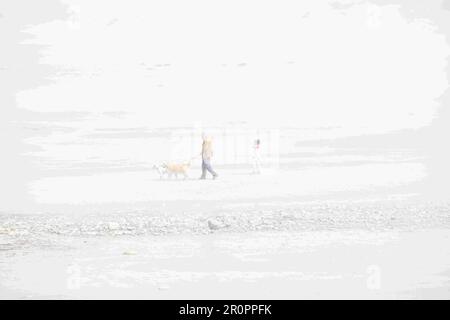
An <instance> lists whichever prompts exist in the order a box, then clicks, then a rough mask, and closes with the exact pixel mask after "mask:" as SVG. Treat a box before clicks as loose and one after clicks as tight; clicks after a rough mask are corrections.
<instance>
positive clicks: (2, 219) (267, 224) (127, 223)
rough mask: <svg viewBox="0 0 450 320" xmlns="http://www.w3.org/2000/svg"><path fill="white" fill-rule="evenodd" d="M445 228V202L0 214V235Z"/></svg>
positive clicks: (448, 219) (448, 220)
mask: <svg viewBox="0 0 450 320" xmlns="http://www.w3.org/2000/svg"><path fill="white" fill-rule="evenodd" d="M448 227H450V205H449V204H447V203H434V204H433V203H431V204H430V203H421V204H417V203H415V204H395V203H383V202H375V203H350V202H349V203H345V204H344V203H339V204H326V203H325V204H317V205H297V206H291V207H289V206H288V207H286V208H284V209H271V208H258V209H255V208H245V209H242V208H241V209H239V208H233V210H229V209H228V210H215V211H214V212H212V213H211V214H209V215H206V214H196V213H193V212H186V213H183V214H174V215H171V214H168V213H164V212H156V213H155V212H152V213H151V214H149V212H148V211H145V210H142V211H139V212H123V213H111V214H91V215H83V216H82V217H77V216H74V215H55V214H51V215H50V214H49V215H45V214H41V215H8V214H1V215H0V236H12V237H24V238H27V237H29V236H39V235H64V236H103V235H107V236H120V235H153V236H160V235H170V234H209V233H212V232H248V231H277V230H279V231H295V230H298V231H302V230H303V231H314V230H334V229H365V230H373V231H378V230H379V231H382V230H387V229H406V230H407V229H422V228H448Z"/></svg>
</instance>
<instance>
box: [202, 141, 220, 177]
mask: <svg viewBox="0 0 450 320" xmlns="http://www.w3.org/2000/svg"><path fill="white" fill-rule="evenodd" d="M202 139H203V143H202V175H201V177H200V179H201V180H204V179H206V173H207V172H209V173H211V174H212V176H213V179H216V178H217V177H218V174H217V172H215V171H214V169H213V168H212V166H211V158H212V156H213V151H212V140H211V139H210V138H209V137H207V136H206V134H203V135H202Z"/></svg>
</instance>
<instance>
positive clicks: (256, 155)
mask: <svg viewBox="0 0 450 320" xmlns="http://www.w3.org/2000/svg"><path fill="white" fill-rule="evenodd" d="M260 146H261V140H259V139H256V140H255V143H254V145H253V157H252V158H253V159H252V160H253V173H254V174H260V173H261V156H260Z"/></svg>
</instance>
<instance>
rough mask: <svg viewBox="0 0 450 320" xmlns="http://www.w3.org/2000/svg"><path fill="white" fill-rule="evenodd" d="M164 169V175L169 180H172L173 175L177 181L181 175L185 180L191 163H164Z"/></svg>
mask: <svg viewBox="0 0 450 320" xmlns="http://www.w3.org/2000/svg"><path fill="white" fill-rule="evenodd" d="M163 166H164V168H165V169H166V173H167V175H168V177H169V178H172V175H175V178H177V179H178V175H179V174H182V175H183V176H184V178H185V179H187V178H188V174H187V170H188V169H189V167H190V166H191V162H186V163H165V164H164V165H163Z"/></svg>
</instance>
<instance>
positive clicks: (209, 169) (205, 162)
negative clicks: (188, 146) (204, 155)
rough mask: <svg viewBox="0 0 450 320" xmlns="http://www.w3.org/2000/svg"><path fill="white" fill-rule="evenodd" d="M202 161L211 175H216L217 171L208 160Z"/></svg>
mask: <svg viewBox="0 0 450 320" xmlns="http://www.w3.org/2000/svg"><path fill="white" fill-rule="evenodd" d="M203 163H204V164H205V169H206V170H208V171H209V172H210V173H211V174H212V176H213V177H217V173H216V172H215V171H214V169H213V168H212V166H211V162H209V160H204V161H203Z"/></svg>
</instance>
